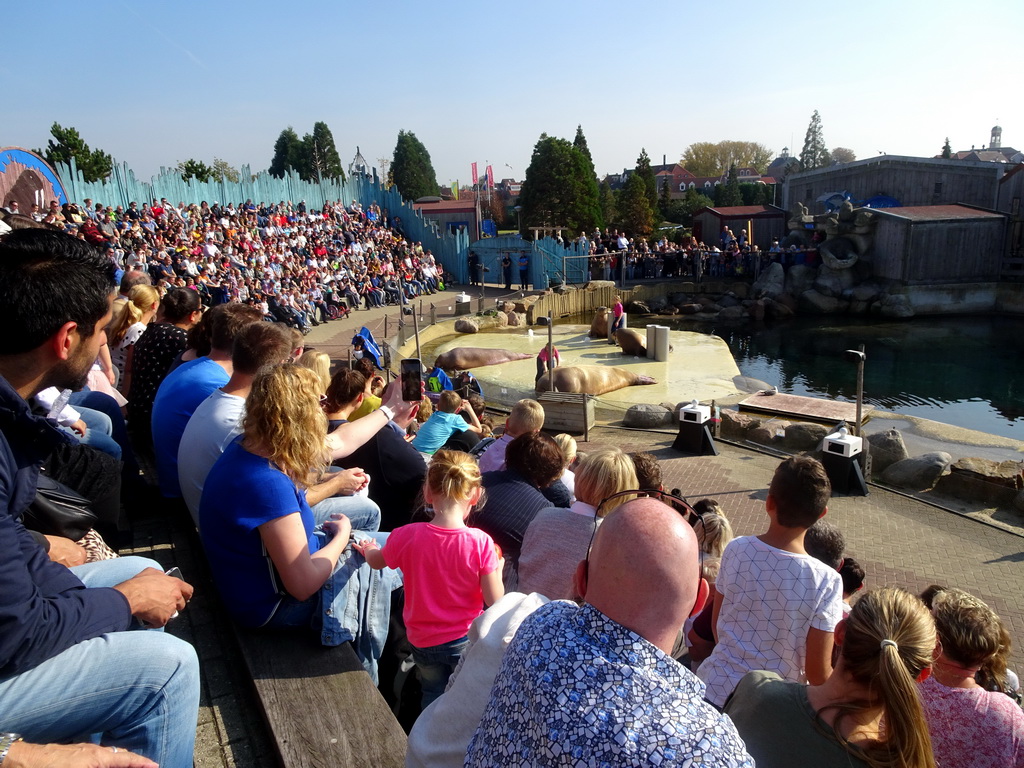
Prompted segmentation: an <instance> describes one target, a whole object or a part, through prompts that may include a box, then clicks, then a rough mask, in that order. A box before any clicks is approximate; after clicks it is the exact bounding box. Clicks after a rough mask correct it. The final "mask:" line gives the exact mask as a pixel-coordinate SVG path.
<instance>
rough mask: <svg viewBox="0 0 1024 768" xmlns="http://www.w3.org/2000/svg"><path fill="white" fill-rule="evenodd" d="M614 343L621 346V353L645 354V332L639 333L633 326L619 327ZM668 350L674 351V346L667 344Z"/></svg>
mask: <svg viewBox="0 0 1024 768" xmlns="http://www.w3.org/2000/svg"><path fill="white" fill-rule="evenodd" d="M615 343H616V344H618V345H619V346H620V347H622V354H624V355H636V356H637V357H646V356H647V334H646V333H640V331H637V330H635V329H633V328H619V330H617V331H616V332H615ZM668 351H669V352H672V351H674V347H673V346H672V345H671V344H669V345H668Z"/></svg>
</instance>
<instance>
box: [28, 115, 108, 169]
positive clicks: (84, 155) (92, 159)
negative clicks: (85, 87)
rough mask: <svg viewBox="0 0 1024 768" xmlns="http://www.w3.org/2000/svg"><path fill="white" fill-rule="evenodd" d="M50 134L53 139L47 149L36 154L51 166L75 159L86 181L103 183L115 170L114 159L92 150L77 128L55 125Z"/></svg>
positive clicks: (39, 150)
mask: <svg viewBox="0 0 1024 768" xmlns="http://www.w3.org/2000/svg"><path fill="white" fill-rule="evenodd" d="M50 134H51V135H52V136H53V138H52V139H50V140H49V143H48V144H47V145H46V149H37V150H35V153H36V154H37V155H41V156H42V157H45V158H46V161H47V162H48V163H50V164H51V165H52V164H54V163H70V162H71V158H75V165H77V166H78V170H80V171H81V172H82V177H83V178H84V179H85V180H86V181H101V180H103V179H105V178H107V176H109V175H110V172H111V171H112V170H113V169H114V159H113V158H112V157H111V156H110V155H108V154H107V153H106V152H104V151H102V150H100V149H90V148H89V145H88V144H86V143H85V141H84V140H83V139H82V137H81V136H79V135H78V131H77V130H76V129H75V128H70V127H69V128H65V127H64V126H62V125H61V124H60V123H54V124H53V125H52V126H50Z"/></svg>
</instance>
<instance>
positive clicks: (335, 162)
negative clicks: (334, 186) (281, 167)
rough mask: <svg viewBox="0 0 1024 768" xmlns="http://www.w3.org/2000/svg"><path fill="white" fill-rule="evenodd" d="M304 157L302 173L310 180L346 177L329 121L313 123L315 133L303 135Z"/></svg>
mask: <svg viewBox="0 0 1024 768" xmlns="http://www.w3.org/2000/svg"><path fill="white" fill-rule="evenodd" d="M302 159H303V163H302V165H303V167H302V168H301V169H300V173H302V176H303V178H305V179H308V180H309V181H317V182H319V181H322V180H323V179H342V180H344V178H345V172H344V170H342V167H341V157H340V156H339V155H338V149H337V147H335V146H334V136H333V134H331V129H330V128H328V127H327V123H324V122H316V123H313V133H312V134H309V133H307V134H306V135H305V136H303V137H302Z"/></svg>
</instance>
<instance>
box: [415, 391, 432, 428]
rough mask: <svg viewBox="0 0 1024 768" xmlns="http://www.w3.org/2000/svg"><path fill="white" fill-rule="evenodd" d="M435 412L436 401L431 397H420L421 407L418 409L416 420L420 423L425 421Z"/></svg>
mask: <svg viewBox="0 0 1024 768" xmlns="http://www.w3.org/2000/svg"><path fill="white" fill-rule="evenodd" d="M433 413H434V403H433V401H432V400H431V399H430V398H429V397H423V398H421V399H420V409H419V410H418V411H416V421H418V422H419V423H420V424H422V423H423V422H425V421H426V420H427V419H429V418H430V417H431V415H432V414H433Z"/></svg>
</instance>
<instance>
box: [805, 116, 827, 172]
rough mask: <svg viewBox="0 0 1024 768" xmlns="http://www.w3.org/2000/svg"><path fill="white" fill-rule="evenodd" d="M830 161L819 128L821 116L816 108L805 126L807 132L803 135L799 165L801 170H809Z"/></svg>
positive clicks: (820, 166) (821, 166) (825, 164)
mask: <svg viewBox="0 0 1024 768" xmlns="http://www.w3.org/2000/svg"><path fill="white" fill-rule="evenodd" d="M830 161H831V158H830V157H829V153H828V149H826V148H825V137H824V135H823V134H822V130H821V116H820V115H819V114H818V110H814V114H813V115H811V122H810V124H809V125H808V126H807V134H806V135H805V136H804V148H803V150H802V151H801V152H800V167H801V169H802V170H805V171H810V170H813V169H814V168H823V167H825V166H827V165H830V164H831V162H830Z"/></svg>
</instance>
